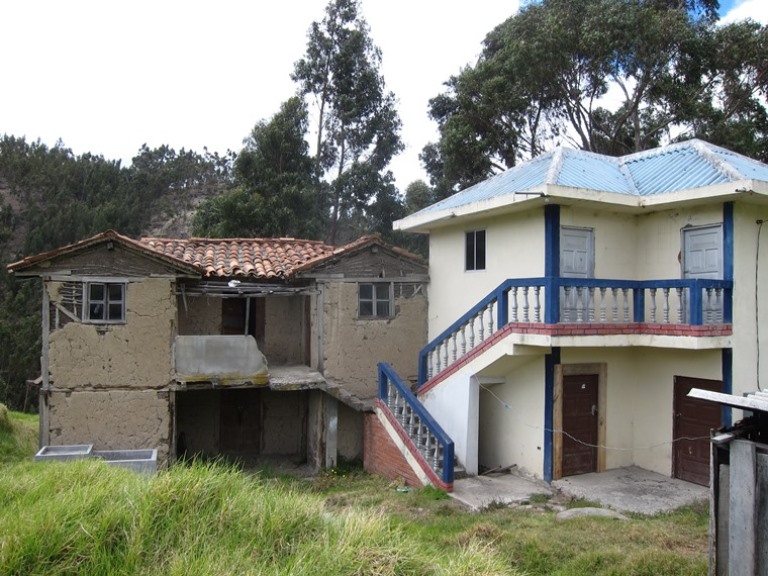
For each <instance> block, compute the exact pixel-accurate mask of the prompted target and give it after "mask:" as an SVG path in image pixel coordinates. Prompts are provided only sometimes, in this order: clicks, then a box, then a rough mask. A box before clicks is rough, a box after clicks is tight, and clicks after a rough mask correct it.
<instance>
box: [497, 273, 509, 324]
mask: <svg viewBox="0 0 768 576" xmlns="http://www.w3.org/2000/svg"><path fill="white" fill-rule="evenodd" d="M507 294H509V287H508V286H505V285H504V284H502V285H501V286H499V287H498V289H497V290H496V330H500V329H501V328H502V327H503V326H506V325H507V322H509V299H508V298H507Z"/></svg>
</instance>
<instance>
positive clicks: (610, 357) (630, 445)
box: [561, 348, 722, 476]
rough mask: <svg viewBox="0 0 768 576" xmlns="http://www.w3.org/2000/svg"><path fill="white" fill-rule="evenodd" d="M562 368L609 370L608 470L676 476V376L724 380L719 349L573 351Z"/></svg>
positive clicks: (565, 356)
mask: <svg viewBox="0 0 768 576" xmlns="http://www.w3.org/2000/svg"><path fill="white" fill-rule="evenodd" d="M561 362H562V363H563V364H592V363H595V364H597V363H605V364H606V365H607V379H606V380H607V381H606V403H607V408H606V412H605V415H606V447H607V448H606V468H607V469H611V468H618V467H622V466H629V465H632V464H634V465H636V466H640V467H642V468H645V469H647V470H652V471H654V472H658V473H659V474H664V475H666V476H669V475H671V473H672V425H673V421H672V419H673V410H672V408H673V401H672V400H673V391H674V377H675V376H686V377H690V378H705V379H710V380H720V379H722V370H721V352H720V351H719V350H701V351H696V350H664V349H658V348H623V349H622V348H613V349H599V348H586V349H579V348H569V349H564V350H563V351H562V355H561Z"/></svg>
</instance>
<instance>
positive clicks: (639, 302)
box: [632, 286, 645, 322]
mask: <svg viewBox="0 0 768 576" xmlns="http://www.w3.org/2000/svg"><path fill="white" fill-rule="evenodd" d="M632 296H633V298H632V300H633V303H634V311H633V312H634V316H635V319H634V321H635V322H645V288H643V287H642V286H635V287H634V288H632Z"/></svg>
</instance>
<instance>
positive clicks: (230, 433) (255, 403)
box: [219, 388, 262, 455]
mask: <svg viewBox="0 0 768 576" xmlns="http://www.w3.org/2000/svg"><path fill="white" fill-rule="evenodd" d="M261 421H262V415H261V390H258V389H254V388H245V389H241V390H222V391H221V420H220V422H219V449H220V451H221V453H222V454H230V455H237V454H248V455H257V454H259V453H260V451H261V436H262V430H261Z"/></svg>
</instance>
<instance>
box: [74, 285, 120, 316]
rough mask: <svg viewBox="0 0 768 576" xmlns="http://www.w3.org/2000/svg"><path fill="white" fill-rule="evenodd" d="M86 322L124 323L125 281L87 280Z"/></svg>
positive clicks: (84, 310)
mask: <svg viewBox="0 0 768 576" xmlns="http://www.w3.org/2000/svg"><path fill="white" fill-rule="evenodd" d="M85 297H86V305H85V306H84V307H83V308H84V309H83V313H84V316H85V317H84V318H83V321H84V322H88V323H91V324H122V323H124V322H125V283H123V282H87V283H86V284H85Z"/></svg>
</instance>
